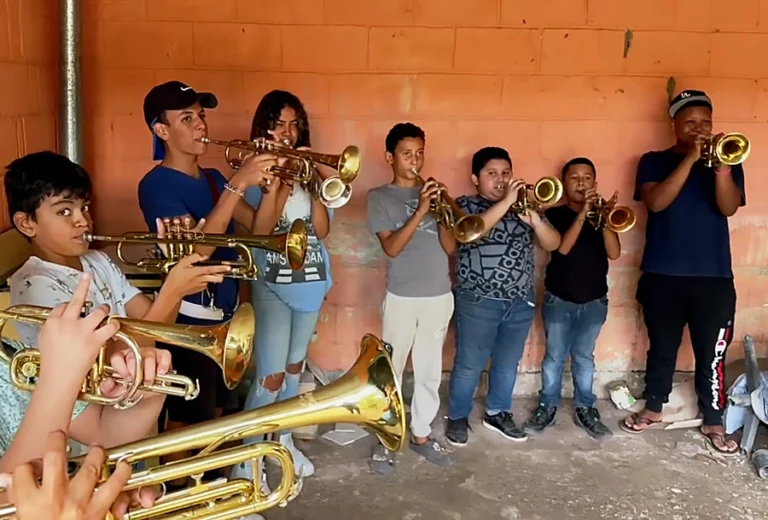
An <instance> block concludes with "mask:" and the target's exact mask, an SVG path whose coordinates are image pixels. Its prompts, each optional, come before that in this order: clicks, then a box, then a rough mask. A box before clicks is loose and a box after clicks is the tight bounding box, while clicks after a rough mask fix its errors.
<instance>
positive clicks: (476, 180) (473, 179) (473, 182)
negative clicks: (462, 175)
mask: <svg viewBox="0 0 768 520" xmlns="http://www.w3.org/2000/svg"><path fill="white" fill-rule="evenodd" d="M478 182H480V179H478V178H477V175H475V174H474V173H473V174H472V184H474V185H475V186H477V183H478Z"/></svg>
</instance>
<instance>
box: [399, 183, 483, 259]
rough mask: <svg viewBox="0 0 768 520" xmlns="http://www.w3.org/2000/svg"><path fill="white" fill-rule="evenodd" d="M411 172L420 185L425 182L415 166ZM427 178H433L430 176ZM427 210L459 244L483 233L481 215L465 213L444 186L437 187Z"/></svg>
mask: <svg viewBox="0 0 768 520" xmlns="http://www.w3.org/2000/svg"><path fill="white" fill-rule="evenodd" d="M411 172H412V173H413V174H414V175H415V176H416V178H417V179H418V180H419V182H420V183H421V184H422V185H424V184H425V183H426V181H425V180H424V179H423V178H422V177H421V175H419V172H418V171H417V170H416V168H411ZM429 180H434V179H433V178H432V177H430V178H429ZM429 211H430V212H431V213H432V215H433V216H434V217H435V219H436V220H437V222H438V223H439V224H440V225H442V226H443V227H445V228H446V229H449V230H451V233H452V234H453V237H454V238H455V239H456V241H457V242H459V243H460V244H469V243H471V242H475V241H477V240H479V239H480V238H482V237H483V235H485V222H483V219H482V217H480V216H479V215H467V214H465V213H464V212H463V211H462V210H461V208H460V207H459V205H458V204H456V201H455V200H453V199H452V198H451V197H450V196H449V195H448V190H446V189H445V188H439V189H438V192H437V195H436V196H435V198H434V199H432V200H431V201H430V203H429Z"/></svg>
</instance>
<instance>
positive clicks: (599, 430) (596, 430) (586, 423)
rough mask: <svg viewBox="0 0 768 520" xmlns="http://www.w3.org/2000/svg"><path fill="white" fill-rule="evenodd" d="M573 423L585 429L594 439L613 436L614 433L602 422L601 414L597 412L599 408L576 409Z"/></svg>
mask: <svg viewBox="0 0 768 520" xmlns="http://www.w3.org/2000/svg"><path fill="white" fill-rule="evenodd" d="M573 422H575V423H576V425H577V426H580V427H582V428H584V430H585V431H586V432H587V433H588V434H589V436H590V437H592V438H593V439H601V438H603V437H607V436H610V435H613V432H612V431H611V430H610V429H608V427H607V426H606V425H604V424H603V422H602V421H601V420H600V412H598V411H597V408H576V412H575V413H574V414H573Z"/></svg>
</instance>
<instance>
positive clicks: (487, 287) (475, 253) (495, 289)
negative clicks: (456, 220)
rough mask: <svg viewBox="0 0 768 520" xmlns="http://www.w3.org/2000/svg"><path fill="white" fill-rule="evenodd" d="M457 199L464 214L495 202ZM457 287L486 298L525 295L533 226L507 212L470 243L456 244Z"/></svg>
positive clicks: (531, 272) (529, 275) (529, 285)
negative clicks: (487, 231)
mask: <svg viewBox="0 0 768 520" xmlns="http://www.w3.org/2000/svg"><path fill="white" fill-rule="evenodd" d="M456 203H457V204H458V205H459V207H460V208H461V209H462V210H463V211H465V212H466V213H467V214H473V215H477V214H480V213H484V212H485V211H487V210H488V208H490V207H491V206H492V205H493V204H494V203H492V202H490V201H489V200H487V199H485V198H483V197H480V196H478V195H475V196H471V197H470V196H464V197H459V198H458V199H456ZM456 269H457V276H456V289H462V290H466V291H470V292H473V293H476V294H479V295H481V296H484V297H486V298H494V299H498V300H513V299H515V298H525V297H526V296H527V295H528V293H529V292H530V290H531V288H532V287H533V276H534V257H533V228H531V227H530V226H528V225H527V224H525V223H523V222H522V221H521V220H520V218H519V217H518V216H517V214H515V213H513V212H512V211H509V212H507V214H506V215H504V218H502V219H501V220H500V221H499V222H498V223H497V224H496V225H495V226H494V227H493V229H491V231H490V232H489V233H488V234H487V235H486V236H484V237H483V238H481V239H480V240H478V241H477V242H474V243H472V244H459V248H458V262H457V267H456Z"/></svg>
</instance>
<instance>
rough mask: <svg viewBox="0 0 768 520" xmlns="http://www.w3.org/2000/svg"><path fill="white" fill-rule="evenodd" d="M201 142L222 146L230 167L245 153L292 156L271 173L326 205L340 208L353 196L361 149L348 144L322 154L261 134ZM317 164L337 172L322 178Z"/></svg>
mask: <svg viewBox="0 0 768 520" xmlns="http://www.w3.org/2000/svg"><path fill="white" fill-rule="evenodd" d="M200 142H202V143H206V144H209V143H210V144H216V145H219V146H223V147H224V158H225V159H226V161H227V164H229V166H230V167H231V168H233V169H238V168H239V167H240V166H241V165H242V163H243V160H244V158H245V156H246V155H247V154H250V153H264V152H268V153H272V154H275V155H277V156H279V157H284V158H288V159H291V163H290V164H291V166H279V165H275V166H270V168H269V171H270V173H272V174H274V175H275V176H276V177H280V178H281V179H287V180H292V181H294V182H298V183H299V184H301V186H302V187H303V188H305V189H306V190H307V191H308V192H309V194H310V195H311V196H312V197H314V198H315V199H318V200H320V201H321V202H322V203H323V204H324V205H325V206H327V207H329V208H340V207H341V206H343V205H345V204H346V203H347V202H349V199H350V198H351V197H352V186H351V183H352V181H354V180H355V179H356V178H357V175H358V173H359V172H360V150H359V149H358V148H357V147H356V146H353V145H350V146H347V147H346V148H344V150H343V151H342V152H341V153H340V154H339V155H331V154H322V153H317V152H310V151H306V150H294V149H293V148H291V143H290V141H288V140H285V141H283V142H282V143H276V142H274V141H268V140H267V139H265V138H263V137H259V138H258V139H254V140H253V141H245V140H242V139H233V140H231V141H219V140H216V139H209V138H208V137H203V138H201V139H200ZM317 164H322V165H325V166H328V167H330V168H333V169H334V170H336V175H333V176H332V177H329V178H327V179H325V180H323V178H322V177H321V176H320V173H319V172H318V171H317V166H316V165H317Z"/></svg>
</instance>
